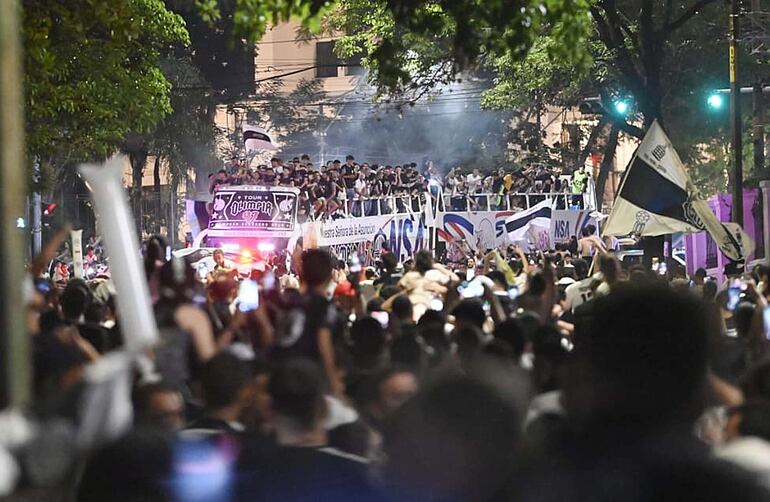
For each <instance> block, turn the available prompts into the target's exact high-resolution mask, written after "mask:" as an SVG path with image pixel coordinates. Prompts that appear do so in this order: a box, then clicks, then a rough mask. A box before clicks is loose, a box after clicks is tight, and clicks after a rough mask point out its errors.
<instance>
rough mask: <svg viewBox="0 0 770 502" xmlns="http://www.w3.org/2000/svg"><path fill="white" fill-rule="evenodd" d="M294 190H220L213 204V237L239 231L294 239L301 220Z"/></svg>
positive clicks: (256, 187)
mask: <svg viewBox="0 0 770 502" xmlns="http://www.w3.org/2000/svg"><path fill="white" fill-rule="evenodd" d="M298 195H299V190H297V189H296V188H292V187H263V186H234V187H227V188H222V189H220V190H217V192H216V193H215V194H214V200H213V202H212V214H211V219H210V220H209V235H212V236H216V235H218V234H219V233H221V234H223V235H227V236H229V235H234V231H235V232H239V233H240V232H252V233H263V232H264V234H265V235H268V236H272V237H287V238H288V237H291V236H292V234H293V233H294V230H295V226H296V221H297V196H298Z"/></svg>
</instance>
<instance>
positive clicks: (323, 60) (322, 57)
mask: <svg viewBox="0 0 770 502" xmlns="http://www.w3.org/2000/svg"><path fill="white" fill-rule="evenodd" d="M315 62H316V65H317V68H316V69H315V76H316V77H318V78H327V77H336V76H337V66H339V65H340V60H339V58H338V57H337V55H336V54H335V53H334V40H331V41H329V42H317V43H316V44H315Z"/></svg>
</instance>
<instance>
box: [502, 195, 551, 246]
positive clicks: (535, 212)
mask: <svg viewBox="0 0 770 502" xmlns="http://www.w3.org/2000/svg"><path fill="white" fill-rule="evenodd" d="M552 211H553V201H551V199H546V200H544V201H543V202H539V203H537V204H535V205H534V206H532V207H531V208H529V209H527V210H526V211H521V212H518V213H516V214H513V215H511V216H509V217H508V218H506V219H505V230H506V232H507V233H508V238H509V239H510V241H511V242H527V241H528V239H527V232H529V230H530V229H531V228H536V229H543V228H544V229H545V231H546V233H548V230H549V229H550V228H551V213H552ZM529 234H530V236H531V234H532V232H529Z"/></svg>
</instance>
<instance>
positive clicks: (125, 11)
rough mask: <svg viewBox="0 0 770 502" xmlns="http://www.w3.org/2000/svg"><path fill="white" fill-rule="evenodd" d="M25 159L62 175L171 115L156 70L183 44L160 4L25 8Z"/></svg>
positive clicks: (33, 4) (42, 1)
mask: <svg viewBox="0 0 770 502" xmlns="http://www.w3.org/2000/svg"><path fill="white" fill-rule="evenodd" d="M22 5H23V9H24V23H23V41H24V47H25V49H26V50H25V59H24V71H25V75H24V76H25V92H26V96H25V97H26V134H27V151H28V152H29V155H30V156H31V157H37V158H39V159H40V160H41V161H43V162H51V163H54V164H56V165H57V166H58V167H59V168H63V167H66V166H68V165H71V164H72V163H75V162H79V161H86V160H97V159H102V158H105V157H107V156H109V155H110V154H112V153H113V152H114V151H115V150H116V148H118V146H119V145H121V143H123V141H124V140H125V139H126V136H127V134H128V133H130V132H136V133H145V132H148V131H150V130H152V128H153V127H154V126H155V124H157V123H158V122H159V121H160V120H161V119H162V118H163V117H164V116H165V115H167V114H168V113H170V112H171V103H170V99H169V90H170V86H169V83H168V81H167V80H166V78H165V77H164V76H163V73H162V71H161V69H160V68H159V66H158V61H159V59H160V56H161V54H162V52H163V51H165V50H166V49H167V48H168V47H169V46H170V45H174V44H186V43H187V42H188V41H189V40H188V35H187V31H186V30H185V27H184V23H183V22H182V20H181V18H180V17H179V16H177V15H175V14H173V13H171V12H170V11H168V10H166V8H165V6H164V4H163V2H162V0H111V1H109V2H107V1H96V0H72V1H67V2H59V1H54V0H24V1H23V4H22Z"/></svg>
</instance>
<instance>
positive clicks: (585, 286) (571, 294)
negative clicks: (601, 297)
mask: <svg viewBox="0 0 770 502" xmlns="http://www.w3.org/2000/svg"><path fill="white" fill-rule="evenodd" d="M601 278H602V276H601V274H594V275H593V277H587V278H585V279H583V280H582V281H578V282H576V283H574V284H570V285H569V286H567V289H565V290H564V293H565V294H566V295H567V303H568V304H569V306H570V308H571V309H572V311H573V312H574V311H575V309H576V308H577V307H579V306H580V305H582V304H584V303H585V302H587V301H588V300H590V299H591V298H593V296H594V294H593V292H592V291H591V283H593V282H594V281H596V280H601Z"/></svg>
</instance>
